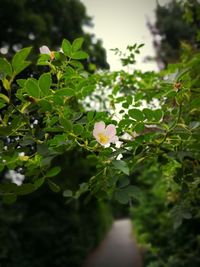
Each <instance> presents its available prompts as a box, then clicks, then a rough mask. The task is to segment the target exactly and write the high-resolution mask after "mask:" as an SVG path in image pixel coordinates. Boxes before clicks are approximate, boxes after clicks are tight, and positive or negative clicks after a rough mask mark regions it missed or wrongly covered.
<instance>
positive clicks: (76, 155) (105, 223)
mask: <svg viewBox="0 0 200 267" xmlns="http://www.w3.org/2000/svg"><path fill="white" fill-rule="evenodd" d="M199 6H200V3H199V1H197V0H191V1H175V0H159V1H156V0H110V1H104V0H82V1H79V0H56V1H49V0H40V1H38V0H1V1H0V25H1V26H0V54H1V56H5V57H7V58H11V57H12V56H13V54H14V53H15V52H16V51H17V50H19V49H20V48H22V47H26V46H33V54H32V57H33V59H34V58H35V60H36V58H37V55H38V53H39V47H41V46H42V45H47V46H48V47H49V48H50V49H51V50H59V49H60V44H61V42H62V39H63V38H66V39H68V40H70V41H73V40H74V39H75V38H77V37H81V36H83V37H84V39H85V42H84V49H85V51H87V52H88V53H89V55H90V57H89V60H88V61H87V62H85V64H86V67H87V68H88V69H89V70H94V69H103V70H108V69H110V70H112V71H116V70H120V69H122V66H121V63H120V60H119V59H118V58H117V56H115V55H114V52H113V51H112V50H111V49H114V48H119V49H120V50H122V51H123V50H125V49H126V47H127V45H132V44H134V43H138V44H141V43H144V44H145V46H144V48H142V52H141V55H138V58H137V63H136V65H135V67H136V68H139V69H141V70H142V71H152V70H155V71H158V70H159V69H163V68H164V67H166V66H167V64H169V63H175V62H177V61H178V60H179V59H180V56H181V44H182V45H185V47H186V46H189V47H192V48H193V49H195V50H198V49H199V41H200V33H198V30H199V27H200V12H199V10H200V8H199ZM91 66H92V68H91ZM37 71H38V70H37ZM24 75H25V74H24ZM86 156H87V155H85V154H83V152H81V151H79V152H78V151H71V152H68V153H66V155H65V156H64V157H62V158H57V159H56V160H54V162H53V164H54V165H55V166H56V164H57V162H59V164H60V166H61V164H62V169H63V171H62V172H61V174H59V177H57V179H60V180H62V179H64V180H67V182H68V183H69V186H70V188H76V186H77V184H78V183H80V181H85V180H87V178H88V177H91V176H92V175H93V172H94V168H95V162H91V161H89V160H88V161H86V160H83V159H85V158H86ZM147 165H148V163H147ZM155 166H156V163H155ZM147 169H148V171H147ZM147 169H146V171H145V172H144V173H143V174H142V175H140V174H141V173H140V172H139V171H138V177H139V178H138V181H140V183H141V180H142V181H145V179H146V177H147V176H148V175H151V176H152V177H153V180H152V181H151V182H152V183H153V182H156V181H157V179H156V177H158V176H159V172H158V168H157V169H156V168H155V169H151V168H150V167H149V168H147ZM66 173H67V174H66ZM149 173H150V174H149ZM72 177H73V179H72ZM68 178H69V179H68ZM132 178H133V177H130V179H132ZM149 183H150V181H148V182H144V184H143V186H144V188H145V189H148V188H149ZM157 188H162V189H163V187H162V186H161V185H158V187H157ZM153 194H155V195H156V198H154V200H155V199H156V200H155V202H156V204H155V203H154V210H153V208H152V206H151V204H152V203H150V205H149V207H148V210H146V213H145V207H146V205H147V203H148V198H147V199H146V200H144V203H143V206H140V208H138V209H135V210H134V214H135V215H134V216H136V217H137V219H138V221H139V222H138V224H140V223H141V221H142V220H143V221H146V222H148V219H147V218H146V217H145V216H146V215H147V214H148V215H149V214H152V213H155V214H156V213H159V212H161V210H162V207H163V206H162V201H163V198H162V197H163V196H162V194H160V191H159V194H157V193H155V192H148V194H147V196H148V197H149V198H151V197H152V195H153ZM145 201H146V202H145ZM135 205H136V206H137V202H136V203H135ZM155 205H156V207H157V209H155ZM132 211H133V210H132V209H131V208H130V207H129V206H127V205H122V204H120V203H119V204H116V203H112V202H111V203H110V202H109V203H107V202H106V201H100V200H97V199H93V198H92V199H88V198H84V196H83V197H82V198H81V199H79V200H77V201H76V202H75V201H74V202H70V203H66V201H65V200H64V199H63V197H62V196H61V195H59V194H57V193H54V192H50V190H49V189H48V188H42V189H41V190H39V191H38V192H36V193H34V194H32V195H30V196H28V197H21V198H20V199H19V200H18V201H17V203H15V204H13V205H10V206H8V205H5V204H4V203H2V202H0V266H2V267H11V266H12V267H15V266H16V267H17V266H20V267H41V266H43V267H45V266H53V267H61V266H71V267H78V266H80V267H81V266H82V264H83V262H84V259H85V257H86V255H87V254H88V253H89V252H90V251H92V249H93V248H95V247H96V246H97V244H98V243H99V242H100V241H101V240H102V239H103V237H104V235H105V233H106V232H107V230H108V229H109V227H110V225H111V224H112V221H113V220H114V219H116V218H123V217H127V216H130V217H132V218H133V217H134V216H133V215H132V214H133V213H132ZM162 211H163V210H162ZM150 216H152V215H150ZM163 216H164V215H163ZM148 218H149V217H148ZM161 220H162V218H161ZM166 224H167V223H165V224H163V225H162V227H163V228H161V232H162V231H164V230H163V229H164V227H167V225H166ZM148 225H149V227H150V229H149V230H150V231H152V229H153V228H154V227H157V225H156V224H153V223H150V222H148ZM151 227H152V228H151ZM154 229H155V228H154ZM161 239H162V238H161ZM162 241H163V240H162ZM179 241H180V238H179ZM163 242H164V241H163ZM173 246H174V247H175V245H174V244H173ZM173 246H172V247H173ZM174 247H173V248H174ZM172 250H173V249H172ZM166 253H167V252H166ZM181 264H182V263H181ZM181 264H179V265H170V266H171V267H173V266H176V267H177V266H178V267H179V266H184V267H186V266H189V265H181ZM184 264H185V263H184ZM149 266H150V265H149ZM151 266H152V267H160V266H165V265H163V262H162V264H161V263H160V262H158V263H157V265H151ZM168 266H169V265H168ZM191 266H195V267H199V266H200V262H199V260H198V259H197V261H196V262H194V263H193V265H191ZM102 267H103V266H102Z"/></svg>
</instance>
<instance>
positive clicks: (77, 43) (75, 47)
mask: <svg viewBox="0 0 200 267" xmlns="http://www.w3.org/2000/svg"><path fill="white" fill-rule="evenodd" d="M83 41H84V39H83V38H82V37H81V38H77V39H75V40H74V41H73V44H72V50H73V52H76V51H78V50H79V49H80V48H81V47H82V44H83Z"/></svg>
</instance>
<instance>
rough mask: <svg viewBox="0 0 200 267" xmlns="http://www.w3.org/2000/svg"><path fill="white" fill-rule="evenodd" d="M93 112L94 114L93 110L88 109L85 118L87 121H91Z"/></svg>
mask: <svg viewBox="0 0 200 267" xmlns="http://www.w3.org/2000/svg"><path fill="white" fill-rule="evenodd" d="M94 114H95V112H94V111H88V113H87V120H88V122H91V121H92V120H93V118H94Z"/></svg>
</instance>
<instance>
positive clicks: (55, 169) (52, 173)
mask: <svg viewBox="0 0 200 267" xmlns="http://www.w3.org/2000/svg"><path fill="white" fill-rule="evenodd" d="M60 171H61V168H60V167H59V166H58V167H53V168H52V169H50V170H49V171H48V172H47V173H46V175H45V177H54V176H56V175H57V174H59V172H60Z"/></svg>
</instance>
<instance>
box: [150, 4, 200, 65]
mask: <svg viewBox="0 0 200 267" xmlns="http://www.w3.org/2000/svg"><path fill="white" fill-rule="evenodd" d="M199 25H200V4H199V2H198V1H197V0H186V1H179V0H172V1H170V2H169V3H168V4H166V5H163V6H162V5H160V4H158V5H157V8H156V22H155V24H151V23H148V26H149V29H150V31H151V33H152V34H153V36H154V47H155V50H156V60H157V61H158V64H159V66H160V67H161V68H163V67H166V66H167V64H169V63H176V62H178V61H179V60H180V56H181V54H182V51H181V50H182V46H186V45H188V44H189V45H190V46H192V47H193V48H194V49H199V47H200V46H199Z"/></svg>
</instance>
